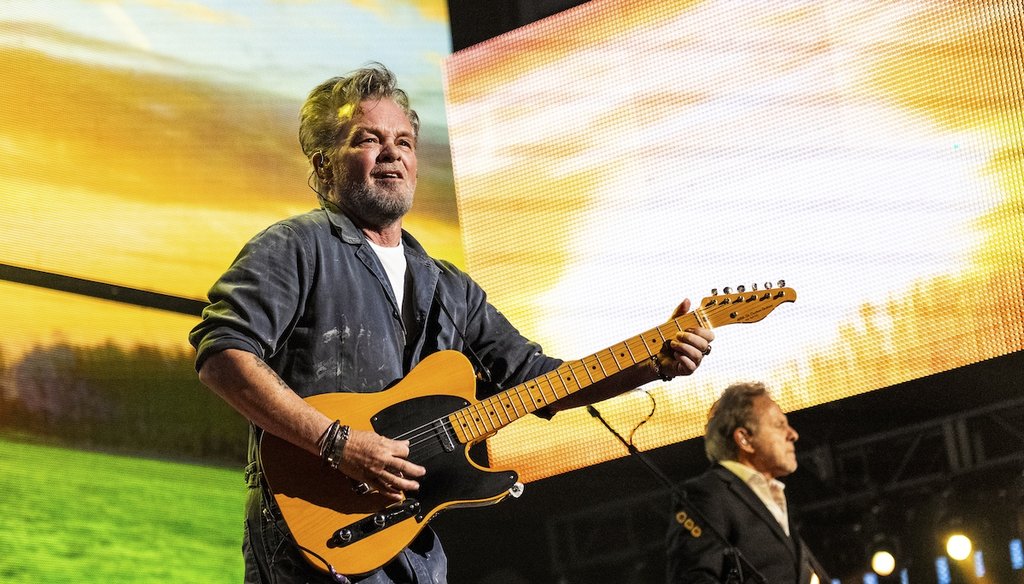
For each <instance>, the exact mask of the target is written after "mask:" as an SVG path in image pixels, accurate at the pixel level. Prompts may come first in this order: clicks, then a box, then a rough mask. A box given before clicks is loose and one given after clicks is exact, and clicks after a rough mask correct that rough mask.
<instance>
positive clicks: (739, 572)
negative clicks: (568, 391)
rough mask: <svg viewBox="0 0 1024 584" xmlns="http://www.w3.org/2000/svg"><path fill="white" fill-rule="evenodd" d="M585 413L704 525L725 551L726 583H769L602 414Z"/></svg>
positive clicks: (589, 409) (684, 494)
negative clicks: (727, 562) (727, 564)
mask: <svg viewBox="0 0 1024 584" xmlns="http://www.w3.org/2000/svg"><path fill="white" fill-rule="evenodd" d="M587 412H589V413H590V415H591V416H593V417H595V418H597V419H598V421H600V422H601V424H603V425H604V427H605V428H607V429H608V431H609V432H611V433H612V435H613V436H615V437H616V438H618V440H619V442H621V443H622V445H623V446H625V447H626V450H627V451H628V452H629V453H630V454H632V455H633V456H634V457H635V458H636V459H637V460H639V461H640V462H641V463H643V465H644V466H646V467H647V469H648V470H650V471H651V474H653V475H654V476H655V477H657V479H658V480H659V481H661V483H662V484H664V485H665V486H666V487H668V489H669V491H671V492H672V494H673V495H674V496H675V498H676V500H677V501H679V503H680V504H681V505H682V506H683V508H684V510H685V511H686V514H687V516H688V517H689V518H690V519H691V520H692V521H694V523H695V524H697V525H698V526H703V527H701V530H702V531H705V532H707V533H710V534H711V535H712V536H713V537H714V539H715V541H717V542H718V543H719V545H721V546H722V548H723V550H724V555H725V557H726V558H727V559H728V561H729V569H728V572H727V573H726V578H725V582H726V584H743V583H744V582H747V580H748V579H749V580H750V581H751V582H754V583H755V584H768V581H767V580H765V578H764V576H762V575H761V573H760V572H758V571H757V569H756V568H755V567H754V566H752V565H751V564H750V562H749V561H748V560H747V559H746V558H745V557H743V554H742V553H740V550H739V548H737V547H736V546H734V545H731V544H730V543H729V540H727V539H726V538H725V536H724V535H722V533H721V532H720V531H718V530H717V529H716V528H715V527H714V526H712V525H711V524H710V523H708V522H707V520H706V519H705V518H704V516H703V515H702V514H701V513H700V511H699V510H698V509H697V508H695V507H694V506H693V504H692V503H690V500H689V498H688V497H687V496H686V491H685V490H684V489H682V488H680V487H679V486H678V485H677V484H676V483H674V482H672V479H670V478H669V477H668V475H666V474H665V473H664V472H662V470H661V469H660V468H658V466H657V465H656V464H654V463H653V462H651V460H650V458H648V457H647V455H645V454H644V453H643V452H640V450H638V449H637V447H636V446H633V444H631V443H630V442H629V441H627V440H626V439H625V438H623V437H622V435H621V434H619V433H618V432H616V431H615V428H612V427H611V425H610V424H609V423H608V421H607V420H605V419H604V418H603V417H602V416H601V412H599V411H597V408H595V407H594V406H590V405H588V406H587Z"/></svg>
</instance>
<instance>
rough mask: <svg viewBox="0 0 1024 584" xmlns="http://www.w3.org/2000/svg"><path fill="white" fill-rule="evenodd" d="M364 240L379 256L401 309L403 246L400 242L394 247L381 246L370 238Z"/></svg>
mask: <svg viewBox="0 0 1024 584" xmlns="http://www.w3.org/2000/svg"><path fill="white" fill-rule="evenodd" d="M366 242H367V243H369V244H370V249H372V250H373V251H374V253H376V254H377V257H378V258H380V263H381V264H382V265H383V266H384V272H385V273H386V274H387V275H388V281H390V282H391V290H392V291H393V292H394V293H395V300H396V301H398V310H399V311H401V310H402V307H403V306H404V302H405V268H406V261H405V246H404V245H402V243H401V242H399V243H398V245H397V246H395V247H383V246H380V245H377V244H376V243H373V242H372V241H370V240H366Z"/></svg>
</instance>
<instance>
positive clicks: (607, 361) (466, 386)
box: [259, 282, 796, 575]
mask: <svg viewBox="0 0 1024 584" xmlns="http://www.w3.org/2000/svg"><path fill="white" fill-rule="evenodd" d="M779 285H780V286H784V285H785V284H784V283H783V282H780V283H779ZM739 290H740V291H739V292H738V293H735V294H732V293H728V292H729V289H728V288H726V289H725V292H726V294H714V295H712V296H709V297H707V298H704V299H703V300H702V301H701V304H700V306H699V307H698V308H697V309H696V310H693V311H691V312H689V313H687V314H684V315H682V316H680V317H678V318H675V319H673V320H670V321H668V322H667V323H665V324H663V325H661V326H658V327H656V328H653V329H651V330H649V331H647V332H645V333H643V334H641V335H638V336H635V337H632V338H630V339H627V340H625V341H623V342H621V343H619V344H617V345H614V346H612V347H609V348H607V349H604V350H602V351H598V352H597V353H594V354H593V355H590V356H587V357H584V358H583V359H580V360H577V361H567V362H565V363H563V364H562V365H561V366H560V367H559V368H558V369H556V370H554V371H551V372H549V373H546V374H544V375H542V376H540V377H537V378H535V379H532V380H530V381H527V382H526V383H522V384H519V385H517V386H515V387H513V388H511V389H508V390H506V391H503V392H501V393H498V394H496V395H494V396H491V397H489V398H487V399H483V400H479V401H478V400H477V399H476V396H475V392H476V378H475V376H474V374H473V367H472V365H471V364H470V363H469V361H468V360H467V359H466V358H465V357H464V356H463V355H462V354H461V353H459V352H457V351H440V352H438V353H434V354H433V355H430V356H429V357H427V358H426V359H424V360H423V361H421V362H420V363H419V365H417V366H416V367H415V368H414V369H413V370H412V371H410V372H409V374H408V375H407V376H406V377H405V378H404V379H403V380H402V381H400V382H399V383H398V384H396V385H395V386H394V387H392V388H390V389H388V390H387V391H384V392H380V393H369V394H367V393H327V394H321V395H315V396H312V397H309V398H306V401H307V402H308V403H309V404H310V405H312V406H313V407H315V408H317V409H318V410H320V411H322V412H323V413H325V414H326V415H327V417H329V418H331V419H332V420H333V419H340V420H342V421H343V422H344V423H346V424H348V425H350V426H351V427H352V429H354V430H372V431H374V432H376V433H378V434H381V435H382V436H387V437H389V438H393V439H395V440H409V441H410V448H409V449H410V453H409V460H411V461H412V462H415V463H416V464H419V465H422V466H424V467H425V468H426V469H427V473H426V476H424V477H422V478H420V479H418V481H419V483H420V488H419V490H418V491H415V492H411V493H408V495H407V496H406V498H405V499H404V500H403V501H401V502H399V503H389V502H388V501H387V500H386V499H385V498H384V497H382V496H380V495H377V494H376V493H369V494H365V495H359V494H356V492H355V491H354V490H353V489H352V485H353V481H352V479H350V478H349V477H347V476H345V475H344V474H342V473H340V472H338V471H335V470H331V469H329V468H325V467H324V466H323V464H321V461H320V458H319V457H317V456H316V455H313V454H310V453H308V452H306V451H305V450H303V449H301V448H298V447H296V446H294V445H293V444H291V443H290V442H287V441H285V440H282V439H280V438H278V437H276V436H274V435H272V434H264V436H263V438H262V440H261V442H260V448H259V456H260V462H261V464H262V467H263V473H264V476H265V478H266V481H267V485H268V486H269V488H270V490H271V492H272V493H273V495H274V499H275V501H276V502H277V504H278V506H279V507H280V508H281V513H282V515H283V516H284V519H285V522H286V523H287V524H288V527H289V529H290V530H291V532H292V535H293V536H294V538H295V541H296V543H298V544H299V545H300V546H301V547H302V548H305V550H304V551H303V554H304V555H305V557H306V559H307V560H308V561H309V562H310V563H311V564H313V565H314V566H316V567H318V568H320V569H322V570H324V571H328V570H330V569H331V568H329V567H328V566H330V567H332V568H333V570H335V571H336V572H338V573H340V574H346V575H359V574H365V573H367V572H370V571H372V570H375V569H376V568H379V567H381V566H383V565H384V564H386V563H387V562H388V561H390V560H391V559H392V558H394V557H395V556H396V555H398V553H399V552H400V551H401V550H402V549H403V548H405V547H406V546H407V545H408V544H409V543H410V542H411V541H412V540H413V538H415V537H416V535H417V534H418V533H419V532H420V531H421V530H422V529H423V528H424V527H425V526H426V525H427V522H428V521H430V519H432V518H433V517H434V516H435V515H437V514H438V513H439V512H441V511H442V510H444V509H448V508H455V507H472V506H480V505H490V504H494V503H497V502H498V501H501V500H502V499H504V498H505V497H506V496H507V495H508V494H509V489H510V488H511V487H513V485H515V483H516V481H517V479H518V475H517V474H516V472H515V471H511V470H492V469H489V468H485V467H482V466H479V465H478V464H476V463H475V462H473V461H472V460H470V458H469V447H470V446H472V445H473V444H476V443H478V442H480V441H482V440H484V439H486V438H487V437H488V436H490V435H492V434H494V433H495V432H497V431H498V430H499V429H501V428H502V427H504V426H506V425H508V424H510V423H511V422H514V421H515V420H517V419H519V418H521V417H523V416H525V415H527V414H530V413H532V412H534V411H536V410H538V409H541V408H543V407H545V406H547V405H549V404H552V403H554V402H556V401H558V400H560V399H563V398H565V397H567V396H569V395H572V394H574V393H576V392H577V391H580V390H582V389H585V388H587V387H588V386H590V385H592V384H594V383H595V382H598V381H601V380H602V379H605V378H606V377H610V376H612V375H614V374H616V373H618V372H620V371H623V370H625V369H627V368H629V367H632V366H634V365H636V364H638V363H641V362H643V361H645V360H648V359H650V358H651V356H652V355H656V354H657V353H658V352H659V351H660V350H661V348H662V345H663V344H664V343H665V341H666V340H667V339H670V338H673V337H674V336H675V334H676V333H677V332H679V331H681V330H684V329H687V328H691V327H704V328H709V329H713V328H717V327H720V326H724V325H727V324H734V323H750V322H757V321H759V320H761V319H763V318H765V317H766V316H768V314H769V313H771V311H772V310H774V309H775V307H777V306H779V305H780V304H783V303H785V302H793V301H795V300H796V291H795V290H793V289H792V288H785V287H780V288H768V289H765V290H760V291H759V290H757V289H756V286H755V287H754V290H753V291H749V292H748V291H745V290H744V289H743V288H742V287H741V288H739Z"/></svg>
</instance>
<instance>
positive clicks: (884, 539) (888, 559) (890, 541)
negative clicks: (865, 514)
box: [868, 531, 900, 578]
mask: <svg viewBox="0 0 1024 584" xmlns="http://www.w3.org/2000/svg"><path fill="white" fill-rule="evenodd" d="M899 548H900V544H899V540H898V539H897V538H896V537H894V536H892V535H889V534H888V533H886V532H884V531H879V532H876V533H875V535H874V537H872V538H871V544H870V546H869V547H868V552H869V553H870V554H871V556H870V561H871V571H872V572H874V573H875V574H878V575H879V576H882V577H883V578H884V577H886V576H889V575H891V574H892V573H893V572H894V571H896V558H897V557H899V555H900V550H899Z"/></svg>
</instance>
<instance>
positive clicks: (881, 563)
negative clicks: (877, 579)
mask: <svg viewBox="0 0 1024 584" xmlns="http://www.w3.org/2000/svg"><path fill="white" fill-rule="evenodd" d="M895 569H896V557H895V556H893V555H892V552H890V551H889V550H885V549H881V550H878V551H876V552H875V553H874V554H873V555H872V556H871V570H872V571H874V573H876V574H878V575H879V576H888V575H889V574H892V571H893V570H895Z"/></svg>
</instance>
